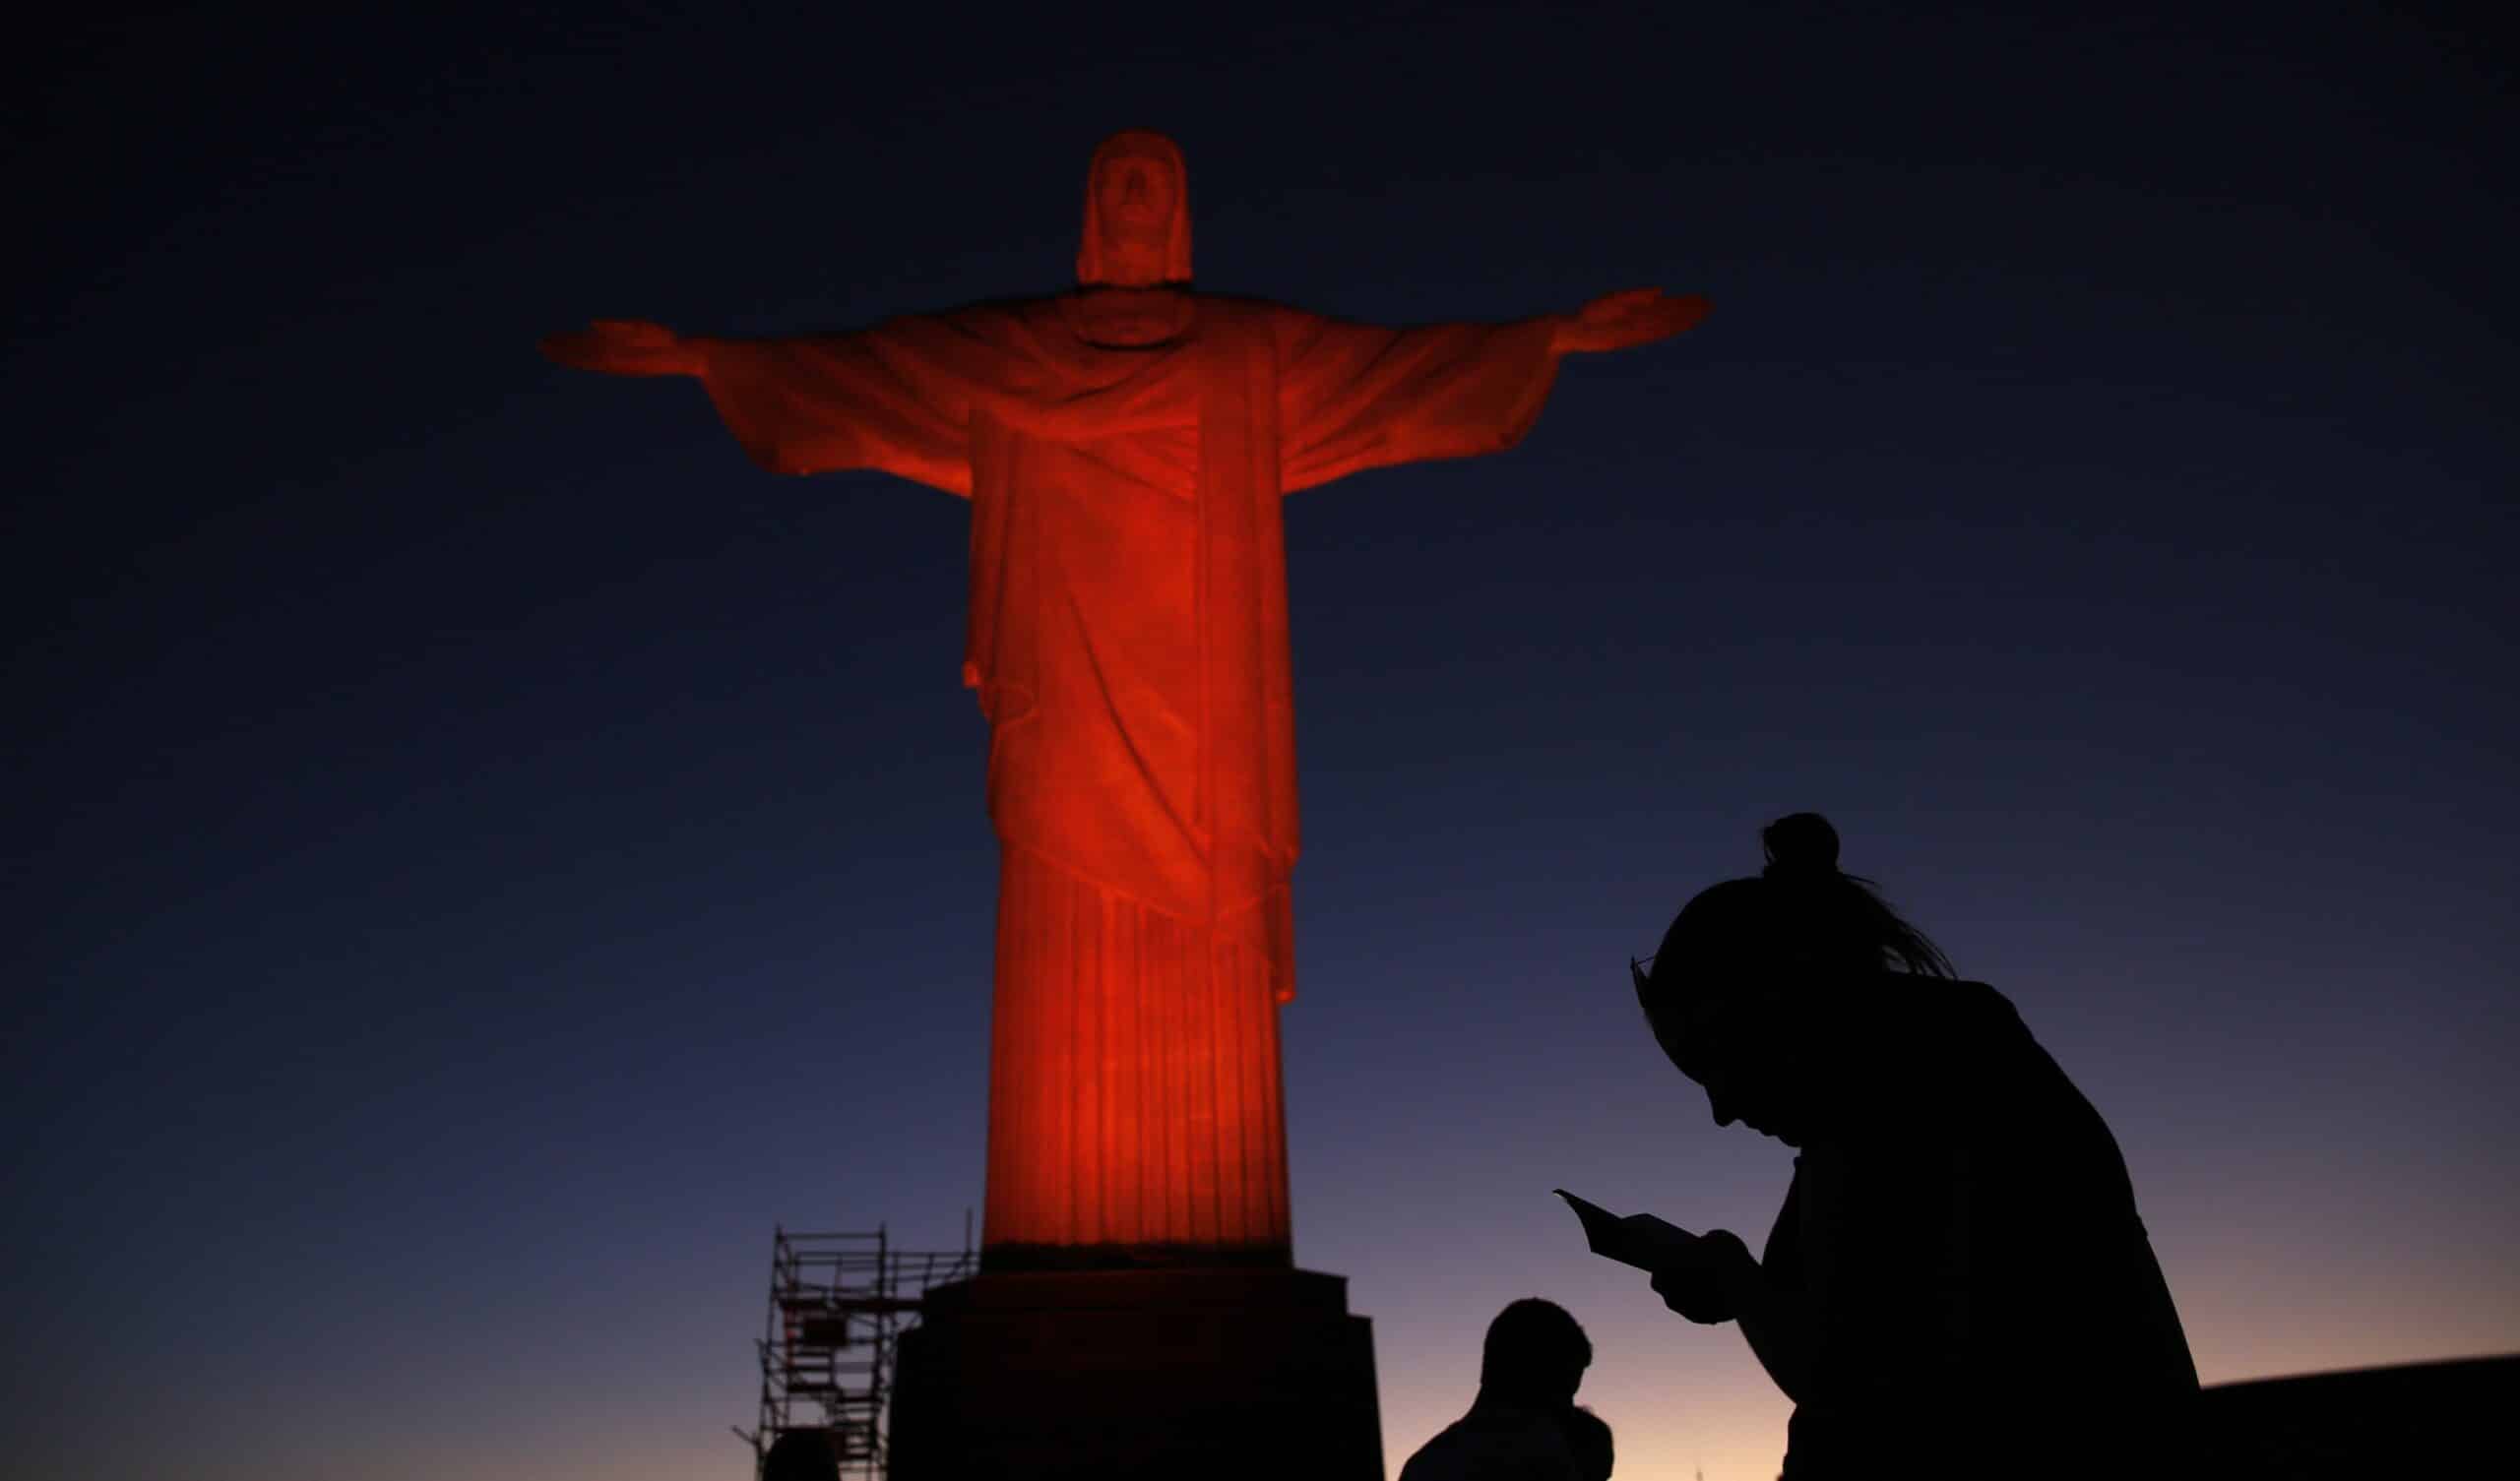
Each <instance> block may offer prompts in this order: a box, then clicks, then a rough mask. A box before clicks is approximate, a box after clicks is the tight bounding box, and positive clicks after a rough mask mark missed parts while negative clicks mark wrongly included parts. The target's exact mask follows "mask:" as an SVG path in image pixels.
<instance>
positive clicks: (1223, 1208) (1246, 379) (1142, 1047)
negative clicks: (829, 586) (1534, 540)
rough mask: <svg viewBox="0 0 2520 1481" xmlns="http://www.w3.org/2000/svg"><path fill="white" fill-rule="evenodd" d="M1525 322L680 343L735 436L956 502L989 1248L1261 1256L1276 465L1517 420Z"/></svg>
mask: <svg viewBox="0 0 2520 1481" xmlns="http://www.w3.org/2000/svg"><path fill="white" fill-rule="evenodd" d="M1551 333H1552V326H1551V323H1550V322H1549V321H1546V320H1536V321H1530V322H1525V323H1520V324H1510V325H1439V326H1433V327H1426V328H1417V329H1398V330H1395V329H1381V328H1374V327H1370V326H1365V325H1356V324H1348V323H1342V322H1338V321H1334V320H1330V319H1326V318H1323V317H1321V316H1318V315H1314V314H1309V313H1304V312H1302V311H1299V310H1295V309H1290V308H1284V307H1280V306H1278V305H1275V304H1267V303H1259V302H1251V301H1245V300H1237V299H1230V298H1223V297H1217V296H1214V295H1208V294H1193V293H1188V292H1180V291H1173V290H1169V289H1145V290H1124V289H1102V290H1086V291H1082V292H1079V293H1073V294H1067V295H1062V296H1059V297H1055V298H1047V299H1039V300H1033V301H1029V302H1018V303H1005V304H984V305H980V306H977V307H974V308H969V309H963V310H957V311H953V312H950V313H944V314H936V315H921V316H915V317H910V318H903V319H896V320H892V321H889V322H887V323H884V324H881V325H878V326H876V327H874V328H872V329H867V330H863V331H859V332H855V333H850V334H841V335H831V336H817V337H810V338H798V339H774V340H712V341H707V351H708V370H707V372H706V374H705V376H704V377H703V379H704V381H705V383H706V385H707V387H708V390H709V394H710V397H711V399H712V400H713V401H714V402H715V403H716V405H717V407H718V410H719V412H720V414H721V415H722V416H723V417H724V418H725V422H726V425H727V426H728V428H729V429H730V430H732V432H733V433H734V435H735V437H736V439H737V440H738V441H739V442H741V443H742V445H743V447H744V449H745V450H746V451H747V452H748V453H749V454H750V455H751V456H752V457H753V458H754V459H755V460H756V461H757V462H759V463H762V464H763V465H764V466H767V467H769V468H771V469H772V470H774V471H777V472H783V473H812V472H821V471H824V470H827V469H835V468H879V469H882V470H884V471H886V472H891V473H896V474H899V475H901V476H903V477H907V478H912V479H915V480H916V481H918V482H921V483H925V484H929V485H932V486H934V487H936V488H940V489H944V490H946V491H947V492H949V493H954V494H959V495H962V496H964V497H966V498H969V499H970V500H971V501H972V587H971V624H970V643H969V648H968V650H967V652H966V655H965V663H964V669H963V673H964V681H965V682H966V683H967V684H969V685H970V686H972V687H973V688H975V689H977V691H978V694H979V702H980V709H981V710H982V711H983V712H984V713H985V714H986V715H987V717H988V720H989V723H990V726H991V731H990V744H989V762H988V806H989V816H990V819H991V820H992V822H993V824H994V826H995V829H996V832H997V835H998V838H999V840H1000V844H1001V854H1000V860H1001V862H1000V873H999V886H998V924H997V965H996V977H997V981H996V1001H995V1007H994V1013H993V1018H992V1030H991V1038H990V1084H989V1123H988V1169H987V1206H986V1214H985V1220H984V1233H983V1251H984V1257H985V1260H986V1263H988V1264H989V1265H992V1266H993V1267H996V1268H1008V1267H1015V1266H1021V1265H1027V1264H1031V1265H1044V1264H1047V1265H1096V1264H1115V1263H1134V1262H1140V1261H1148V1260H1187V1261H1192V1262H1201V1263H1212V1262H1217V1261H1237V1260H1250V1261H1256V1262H1262V1263H1283V1262H1285V1261H1286V1260H1288V1259H1289V1250H1290V1243H1289V1241H1290V1234H1289V1219H1288V1209H1287V1172H1286V1122H1285V1114H1284V1110H1283V1108H1282V1104H1281V1101H1280V1075H1279V1058H1278V1035H1277V1013H1276V1005H1277V1004H1278V1003H1283V1002H1285V1001H1287V1000H1288V999H1290V998H1291V997H1292V995H1293V987H1294V958H1293V948H1292V937H1291V930H1290V918H1291V917H1290V912H1289V906H1288V893H1287V886H1288V876H1289V872H1290V871H1291V870H1292V867H1293V865H1294V861H1295V854H1296V849H1297V834H1296V818H1295V768H1294V726H1293V706H1292V696H1291V694H1290V663H1289V657H1288V647H1287V584H1286V545H1285V540H1284V537H1283V533H1282V528H1281V525H1280V523H1279V497H1280V496H1281V495H1282V494H1285V493H1287V492H1291V491H1292V490H1295V489H1300V488H1308V487H1310V486H1312V485H1314V484H1318V483H1324V482H1327V481H1329V480H1330V479H1333V478H1338V477H1341V476H1343V475H1345V474H1348V473H1353V472H1356V471H1358V470H1360V469H1364V468H1371V467H1379V466H1383V465H1386V464H1390V463H1406V462H1411V461H1414V460H1418V459H1429V458H1454V457H1462V456H1466V455H1470V454H1477V453H1488V452H1494V451H1496V450H1498V449H1501V448H1505V447H1508V446H1510V445H1512V444H1513V443H1514V442H1515V441H1517V440H1518V439H1520V438H1521V437H1522V435H1523V434H1524V432H1525V431H1527V430H1528V429H1529V428H1530V426H1531V424H1532V422H1533V420H1534V419H1535V418H1536V417H1537V415H1538V414H1539V411H1540V406H1541V403H1542V401H1544V399H1545V398H1546V396H1547V394H1548V389H1549V386H1550V383H1551V381H1552V380H1553V378H1554V370H1555V355H1554V353H1553V352H1552V350H1551V348H1550V339H1551Z"/></svg>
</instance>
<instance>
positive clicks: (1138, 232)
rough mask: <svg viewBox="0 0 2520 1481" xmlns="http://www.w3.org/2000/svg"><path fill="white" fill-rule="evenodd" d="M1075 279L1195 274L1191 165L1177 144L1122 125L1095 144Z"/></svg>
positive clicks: (1113, 282) (1118, 283)
mask: <svg viewBox="0 0 2520 1481" xmlns="http://www.w3.org/2000/svg"><path fill="white" fill-rule="evenodd" d="M1076 280H1077V281H1078V282H1081V283H1086V284H1089V285H1092V286H1100V287H1125V288H1144V287H1152V286H1154V285H1155V284H1157V283H1182V282H1188V281H1189V280H1190V173H1189V171H1188V170H1187V169H1185V168H1184V167H1183V166H1182V163H1181V148H1180V146H1179V145H1176V144H1174V143H1173V142H1172V141H1171V140H1169V139H1166V138H1165V137H1164V136H1163V135H1162V134H1158V133H1154V132H1152V131H1150V130H1147V129H1123V130H1121V131H1120V132H1119V133H1117V134H1114V135H1112V136H1111V137H1110V138H1108V139H1105V140H1103V143H1102V144H1101V145H1100V146H1098V147H1097V148H1096V149H1095V151H1094V163H1093V165H1092V166H1091V167H1090V168H1089V169H1088V170H1087V171H1086V176H1085V243H1084V245H1083V246H1082V247H1080V248H1078V249H1077V254H1076Z"/></svg>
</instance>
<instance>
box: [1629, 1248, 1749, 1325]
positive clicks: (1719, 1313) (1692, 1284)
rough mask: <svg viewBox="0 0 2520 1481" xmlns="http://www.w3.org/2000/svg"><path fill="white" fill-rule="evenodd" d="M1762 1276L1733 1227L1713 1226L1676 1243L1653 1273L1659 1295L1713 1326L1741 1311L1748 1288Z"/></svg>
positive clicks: (1690, 1316) (1692, 1317)
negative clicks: (1678, 1245) (1681, 1243)
mask: <svg viewBox="0 0 2520 1481" xmlns="http://www.w3.org/2000/svg"><path fill="white" fill-rule="evenodd" d="M1758 1279H1760V1272H1759V1263H1758V1262H1757V1261H1755V1260H1753V1259H1751V1258H1750V1250H1749V1247H1748V1246H1747V1245H1744V1244H1742V1243H1741V1239H1740V1236H1739V1235H1736V1234H1734V1233H1733V1231H1732V1230H1730V1229H1709V1230H1707V1231H1706V1232H1705V1233H1704V1234H1702V1235H1700V1236H1698V1237H1697V1238H1696V1239H1695V1240H1692V1241H1691V1242H1690V1243H1689V1244H1688V1245H1687V1246H1685V1247H1681V1248H1675V1249H1673V1250H1672V1251H1671V1254H1670V1264H1668V1265H1664V1266H1662V1267H1661V1268H1659V1269H1657V1270H1656V1271H1655V1272H1654V1294H1656V1295H1658V1296H1660V1297H1662V1298H1663V1304H1664V1305H1665V1306H1668V1307H1670V1309H1671V1310H1673V1311H1675V1312H1678V1313H1679V1314H1680V1315H1681V1316H1683V1317H1686V1318H1688V1319H1689V1320H1690V1321H1692V1322H1697V1323H1702V1324H1705V1325H1707V1326H1713V1325H1715V1324H1717V1323H1720V1322H1730V1321H1732V1320H1733V1318H1734V1317H1736V1316H1738V1315H1740V1311H1741V1296H1742V1293H1743V1291H1745V1290H1746V1289H1748V1288H1749V1287H1750V1285H1751V1284H1752V1283H1753V1282H1755V1281H1757V1280H1758Z"/></svg>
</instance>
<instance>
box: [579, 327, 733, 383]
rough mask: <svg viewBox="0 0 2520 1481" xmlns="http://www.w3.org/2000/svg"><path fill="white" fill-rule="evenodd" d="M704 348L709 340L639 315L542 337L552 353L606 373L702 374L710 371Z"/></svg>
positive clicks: (582, 366) (582, 368) (705, 348)
mask: <svg viewBox="0 0 2520 1481" xmlns="http://www.w3.org/2000/svg"><path fill="white" fill-rule="evenodd" d="M707 348H708V341H707V340H704V339H685V338H684V337H683V336H681V335H677V334H675V333H674V332H673V331H672V330H669V329H667V328H665V327H664V326H663V325H662V324H650V323H648V322H646V321H645V320H641V319H598V320H596V321H595V322H594V323H592V324H590V325H588V326H587V327H586V328H585V329H582V330H573V331H571V332H569V333H567V334H559V335H546V336H544V337H543V339H542V352H543V353H544V354H545V355H548V356H549V357H550V358H552V359H554V360H557V361H559V362H560V363H561V364H563V365H569V366H574V367H575V368H577V369H579V370H599V371H602V372H603V373H604V374H606V375H693V376H696V375H701V374H704V373H705V372H706V371H707V370H708V352H707Z"/></svg>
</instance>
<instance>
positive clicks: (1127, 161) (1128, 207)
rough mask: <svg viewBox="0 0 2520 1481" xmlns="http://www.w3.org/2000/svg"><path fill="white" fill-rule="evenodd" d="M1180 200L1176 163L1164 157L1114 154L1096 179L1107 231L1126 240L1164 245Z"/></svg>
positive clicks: (1097, 202) (1096, 197) (1096, 201)
mask: <svg viewBox="0 0 2520 1481" xmlns="http://www.w3.org/2000/svg"><path fill="white" fill-rule="evenodd" d="M1180 198H1181V187H1180V183H1179V182H1178V181H1176V180H1174V179H1173V178H1172V161H1171V160H1169V159H1166V158H1165V157H1163V156H1162V155H1160V154H1136V153H1129V154H1114V155H1112V156H1111V157H1110V158H1108V159H1105V160H1103V163H1102V166H1101V168H1100V169H1099V170H1098V171H1097V172H1096V174H1095V177H1094V204H1095V205H1096V206H1097V207H1098V208H1100V210H1101V213H1102V216H1103V227H1104V229H1105V230H1107V231H1109V232H1111V233H1112V234H1113V235H1115V236H1119V237H1122V238H1124V239H1130V240H1138V241H1154V242H1160V241H1162V240H1163V239H1164V233H1165V228H1166V226H1168V225H1170V223H1171V221H1172V212H1173V208H1174V207H1175V206H1176V205H1177V204H1178V203H1179V201H1180Z"/></svg>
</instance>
